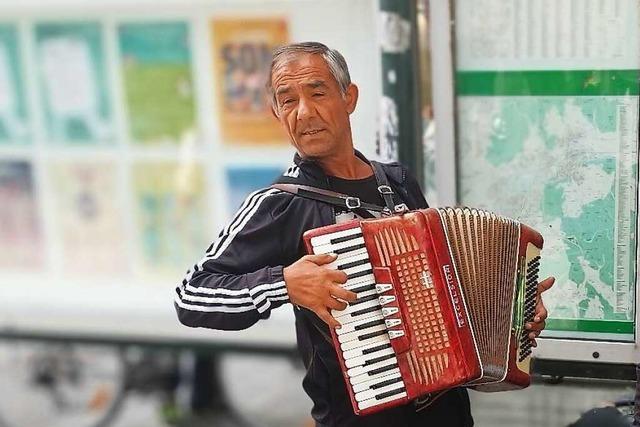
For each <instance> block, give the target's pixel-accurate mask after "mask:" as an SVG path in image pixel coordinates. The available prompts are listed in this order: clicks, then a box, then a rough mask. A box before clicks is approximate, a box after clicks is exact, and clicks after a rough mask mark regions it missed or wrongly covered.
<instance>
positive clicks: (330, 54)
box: [266, 42, 351, 107]
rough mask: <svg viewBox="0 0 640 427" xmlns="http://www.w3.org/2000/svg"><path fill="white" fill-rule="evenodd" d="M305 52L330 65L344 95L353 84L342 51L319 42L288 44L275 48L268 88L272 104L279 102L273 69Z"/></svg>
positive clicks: (330, 69)
mask: <svg viewBox="0 0 640 427" xmlns="http://www.w3.org/2000/svg"><path fill="white" fill-rule="evenodd" d="M304 54H309V55H320V56H321V57H322V59H324V62H326V64H327V66H328V67H329V71H331V74H332V75H333V78H334V79H335V80H336V82H337V83H338V87H339V88H340V93H342V95H344V94H345V93H346V92H347V88H348V87H349V85H350V84H351V76H350V75H349V68H348V67H347V61H345V60H344V56H342V54H341V53H340V52H338V51H337V50H335V49H330V48H328V47H327V46H325V45H324V44H322V43H318V42H303V43H292V44H287V45H283V46H279V47H277V48H276V49H274V51H273V58H272V60H271V68H270V69H269V77H268V79H267V84H266V89H267V93H268V94H269V96H270V97H271V105H273V106H274V107H276V105H277V102H276V95H275V92H274V90H273V86H272V84H271V78H272V76H273V70H274V69H275V68H276V67H278V66H280V65H282V64H285V63H287V62H289V61H291V60H292V59H293V58H295V57H297V56H299V55H304Z"/></svg>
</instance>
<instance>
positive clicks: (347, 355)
mask: <svg viewBox="0 0 640 427" xmlns="http://www.w3.org/2000/svg"><path fill="white" fill-rule="evenodd" d="M383 337H384V335H383ZM386 338H387V342H380V343H377V342H376V343H370V344H367V345H365V346H363V347H359V348H354V349H353V350H348V351H344V352H342V357H343V358H344V359H345V361H346V360H349V359H351V358H354V357H360V356H368V354H365V353H363V352H364V351H365V350H369V351H370V350H371V349H374V348H377V347H381V346H383V345H385V346H386V345H388V346H389V348H391V341H389V337H386ZM380 350H383V349H382V348H381V349H380ZM375 351H376V352H377V351H378V350H375ZM373 353H374V352H373V351H371V353H370V354H373Z"/></svg>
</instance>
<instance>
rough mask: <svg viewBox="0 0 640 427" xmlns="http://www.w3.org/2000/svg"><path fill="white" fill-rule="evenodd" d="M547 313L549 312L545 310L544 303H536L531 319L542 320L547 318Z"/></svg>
mask: <svg viewBox="0 0 640 427" xmlns="http://www.w3.org/2000/svg"><path fill="white" fill-rule="evenodd" d="M548 314H549V313H548V312H547V309H546V308H545V307H544V305H542V303H540V304H538V307H536V314H535V317H534V318H533V321H534V322H542V321H543V320H545V319H546V318H547V315H548Z"/></svg>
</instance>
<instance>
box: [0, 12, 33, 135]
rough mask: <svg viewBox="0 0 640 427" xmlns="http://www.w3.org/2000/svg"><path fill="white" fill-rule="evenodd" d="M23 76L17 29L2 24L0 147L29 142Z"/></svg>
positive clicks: (0, 27) (0, 46) (0, 32)
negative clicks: (5, 144) (7, 144)
mask: <svg viewBox="0 0 640 427" xmlns="http://www.w3.org/2000/svg"><path fill="white" fill-rule="evenodd" d="M22 75H23V69H22V61H21V58H20V54H19V49H18V33H17V30H16V27H15V26H13V25H6V24H0V144H3V143H19V144H20V143H26V142H29V139H30V132H29V127H28V123H27V106H26V102H25V92H24V82H23V80H22Z"/></svg>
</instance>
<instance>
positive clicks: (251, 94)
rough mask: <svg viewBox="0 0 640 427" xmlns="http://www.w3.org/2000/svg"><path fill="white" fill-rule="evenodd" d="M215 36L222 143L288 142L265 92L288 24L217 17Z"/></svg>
mask: <svg viewBox="0 0 640 427" xmlns="http://www.w3.org/2000/svg"><path fill="white" fill-rule="evenodd" d="M211 37H212V45H213V55H212V56H213V61H214V70H215V71H214V75H215V79H214V81H215V82H216V85H217V87H216V88H215V89H216V92H217V94H218V96H217V100H218V102H217V104H218V111H219V114H218V115H219V119H220V133H221V135H222V140H223V141H224V143H226V144H236V143H240V144H264V143H280V144H286V141H287V140H286V137H285V136H284V134H283V133H282V130H281V129H280V126H279V124H278V122H277V121H276V120H275V119H274V118H273V115H272V114H271V103H270V100H269V98H268V96H267V95H266V91H265V82H266V79H267V78H268V75H269V67H270V65H271V52H272V50H273V49H274V48H275V47H277V46H279V45H282V44H285V43H287V41H288V33H287V23H286V21H285V20H283V19H215V20H213V21H212V23H211Z"/></svg>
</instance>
